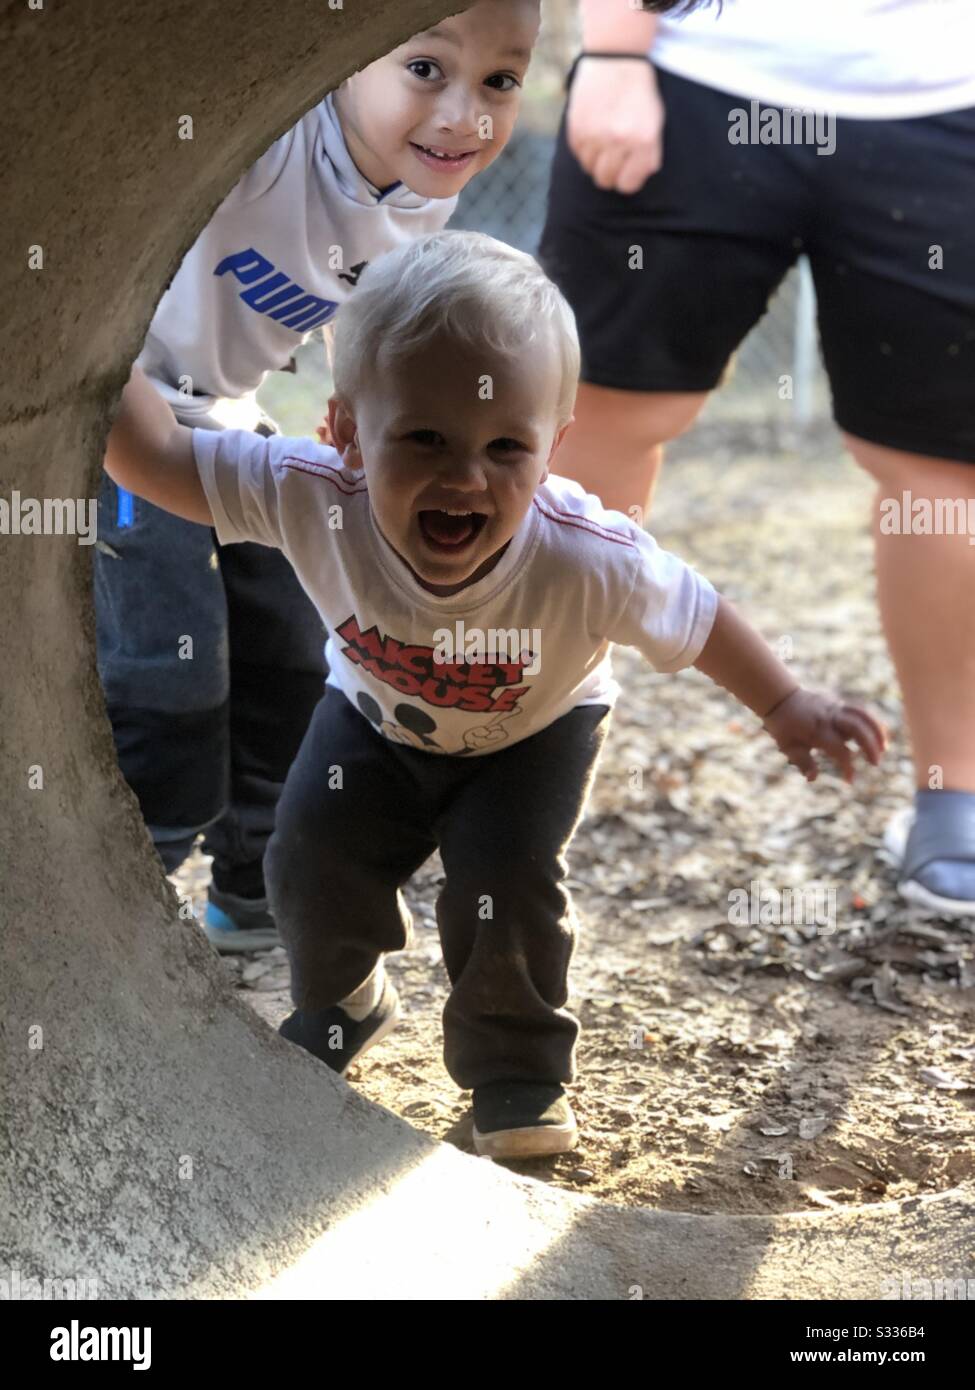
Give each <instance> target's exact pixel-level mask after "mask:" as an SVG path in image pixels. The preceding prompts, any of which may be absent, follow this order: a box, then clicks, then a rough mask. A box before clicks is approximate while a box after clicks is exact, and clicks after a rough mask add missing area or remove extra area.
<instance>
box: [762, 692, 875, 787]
mask: <svg viewBox="0 0 975 1390" xmlns="http://www.w3.org/2000/svg"><path fill="white" fill-rule="evenodd" d="M763 725H764V727H765V728H766V729H767V730H768V732H769V733H770V734H771V735H772V737H773V738H774V739H775V742H776V743H777V744H778V746H779V747H780V748H781V750H782V752H783V753H784V754H785V756H786V757H787V758H788V760H789V762H790V763H792V765H793V766H794V767H797V768H798V769H799V771H800V772H801V773H803V774H804V776H805V778H806V781H807V782H815V780H816V778H817V777H818V775H819V765H818V763H817V761H816V759H815V758H814V757H813V756H812V749H814V748H818V749H820V750H821V751H822V752H823V753H825V754H826V756H827V757H828V758H829V759H831V761H832V762H834V763H836V765H837V767H838V768H839V769H840V771H841V772H842V774H843V780H844V782H852V781H853V752H852V750H851V749H850V748H849V747H848V746H847V740H850V741H852V742H853V743H855V744H856V745H857V747H858V748H860V750H861V751H862V753H863V754H864V756H865V757H866V759H867V761H868V762H870V763H872V764H873V765H874V766H875V767H876V765H877V763H879V761H880V758H881V755H882V754H883V752H884V749H885V748H886V747H887V730H886V729H885V728H884V726H883V725H882V724H879V723H878V722H877V720H876V719H874V717H873V715H872V714H870V713H868V711H867V710H865V709H864V708H863V707H862V706H861V705H848V704H843V703H841V702H840V701H839V700H834V699H832V698H831V697H830V696H828V695H819V694H817V693H816V692H815V691H812V690H803V689H801V688H800V689H799V690H794V691H793V692H792V694H791V695H787V696H786V697H785V699H784V700H783V701H781V703H780V704H778V705H776V707H775V709H774V710H773V711H772V712H771V714H769V715H767V716H766V717H765V719H764V720H763Z"/></svg>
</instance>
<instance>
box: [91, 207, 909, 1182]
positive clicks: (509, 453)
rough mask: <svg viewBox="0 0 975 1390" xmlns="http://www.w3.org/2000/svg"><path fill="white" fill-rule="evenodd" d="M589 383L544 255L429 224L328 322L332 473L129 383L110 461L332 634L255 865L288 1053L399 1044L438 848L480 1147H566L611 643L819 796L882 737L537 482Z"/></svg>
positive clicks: (734, 622) (462, 1074) (343, 1052)
mask: <svg viewBox="0 0 975 1390" xmlns="http://www.w3.org/2000/svg"><path fill="white" fill-rule="evenodd" d="M578 371H579V345H578V338H577V336H576V332H575V326H574V320H573V316H572V313H571V310H570V309H569V308H568V305H567V303H566V301H565V300H564V299H563V297H562V295H561V293H560V292H559V291H558V290H557V289H556V288H555V286H554V285H553V284H552V283H551V281H549V280H548V279H547V278H546V277H545V276H544V275H543V274H542V272H541V271H540V269H539V268H538V266H537V264H536V263H535V262H534V261H533V260H532V258H531V257H530V256H525V255H523V254H522V253H520V252H517V251H514V250H512V249H511V248H509V247H506V246H503V245H502V244H501V243H499V242H495V241H493V240H492V239H491V238H489V237H485V236H483V235H480V234H478V233H460V232H456V233H450V232H447V233H440V234H438V235H434V236H430V237H426V238H424V239H423V240H422V241H420V242H418V243H415V244H413V245H411V246H409V247H406V248H403V249H401V250H400V251H397V252H393V253H390V254H389V255H387V256H385V257H383V258H382V259H381V260H380V261H377V262H376V263H375V264H374V265H372V266H370V267H369V269H368V270H367V271H366V273H365V274H364V275H363V277H362V279H361V281H360V285H359V289H358V292H357V294H356V296H355V298H354V299H353V300H351V301H349V303H348V304H347V305H344V306H343V308H342V310H341V312H340V314H339V317H338V321H337V334H336V346H335V362H334V375H335V395H334V396H333V398H332V400H331V402H330V404H329V424H330V427H331V430H332V434H333V437H334V439H335V440H336V441H337V443H338V444H339V447H340V450H341V456H340V454H339V453H338V452H336V450H335V449H332V448H329V447H327V446H322V445H320V444H316V443H314V442H313V441H312V440H286V439H280V438H274V439H263V438H261V437H259V436H257V435H253V434H248V433H245V432H243V431H227V432H226V433H224V434H212V433H208V432H206V431H201V430H197V431H192V430H189V429H186V428H185V427H182V426H179V425H177V424H176V423H175V421H174V420H173V418H172V416H171V414H170V413H169V411H168V410H167V408H166V407H165V405H163V403H162V402H161V401H160V400H159V399H158V397H157V396H156V395H155V393H154V392H153V391H152V390H151V388H149V387H148V385H147V383H146V382H145V380H144V379H143V380H140V379H138V377H134V379H133V381H132V382H130V384H129V386H128V387H127V388H126V392H125V394H124V396H123V403H122V409H121V412H120V414H119V417H118V420H117V422H116V424H115V427H114V429H113V431H112V434H111V436H110V439H109V448H108V454H107V457H106V468H107V469H108V470H109V472H110V473H111V474H112V476H113V477H115V478H116V479H117V480H118V481H119V482H121V483H123V484H125V485H127V486H130V487H132V488H133V489H134V490H135V491H137V492H139V493H140V494H142V495H147V496H149V497H151V498H152V500H153V501H154V502H156V503H157V504H158V505H160V506H164V507H166V508H169V509H171V510H173V511H174V512H176V513H177V514H179V515H182V516H186V517H188V518H190V519H195V520H199V521H202V522H206V521H208V520H211V521H212V523H213V525H214V526H215V527H216V530H217V534H218V536H219V537H220V539H221V541H222V542H223V543H225V544H226V543H230V542H235V541H240V540H251V541H258V542H260V543H262V544H264V545H273V546H277V547H279V548H280V549H281V550H282V551H283V553H284V554H285V555H286V556H287V557H288V559H289V560H290V562H291V563H292V564H293V565H294V567H295V571H296V573H297V574H298V576H299V578H300V580H301V582H302V584H303V585H304V587H305V588H306V590H307V592H308V593H309V595H310V596H311V597H312V598H313V600H314V602H315V604H316V606H317V607H318V609H319V611H320V612H321V614H322V617H323V619H324V621H325V622H326V624H327V626H328V628H329V631H330V633H331V637H330V641H329V644H328V662H329V677H328V687H327V690H326V694H325V696H324V698H323V699H322V701H321V702H320V704H319V705H318V707H317V709H316V711H315V714H314V717H313V719H312V723H311V727H310V728H309V731H308V733H307V735H306V737H305V740H304V742H303V743H302V746H301V750H300V752H299V754H298V757H297V759H296V761H295V763H294V765H293V767H292V770H291V772H290V773H289V776H288V781H287V785H286V787H285V790H284V794H283V796H282V800H281V805H280V808H279V815H278V823H277V827H276V830H275V833H274V836H273V838H272V840H271V843H270V846H269V850H268V860H267V872H268V885H269V893H270V899H271V903H272V907H273V910H274V913H275V916H276V918H277V920H278V922H279V924H280V929H281V932H282V935H283V936H284V939H285V942H286V945H287V947H288V951H289V955H290V958H291V967H292V993H293V998H294V1004H295V1012H294V1013H292V1014H291V1015H290V1017H289V1018H288V1019H286V1020H285V1022H284V1024H283V1025H282V1028H281V1031H282V1033H283V1035H284V1036H285V1037H287V1038H289V1039H291V1040H292V1041H294V1042H297V1043H299V1044H300V1045H301V1046H303V1047H305V1048H307V1049H308V1050H309V1051H311V1052H313V1053H314V1054H315V1055H316V1056H319V1057H320V1058H321V1059H322V1060H324V1061H325V1062H326V1063H327V1064H328V1065H329V1066H331V1067H332V1068H333V1069H335V1070H336V1071H339V1072H341V1071H344V1070H345V1069H346V1068H347V1067H348V1065H349V1064H350V1062H352V1061H353V1060H354V1059H355V1058H356V1057H357V1056H360V1055H361V1054H362V1053H363V1052H364V1051H365V1050H366V1048H367V1047H370V1046H372V1045H373V1044H374V1043H375V1042H377V1041H378V1040H379V1039H380V1038H381V1037H383V1036H384V1035H385V1034H386V1033H388V1031H389V1030H390V1028H391V1027H392V1026H393V1025H394V1024H395V1021H396V1016H397V999H396V995H395V991H394V990H393V988H392V986H391V985H390V983H389V982H388V980H387V979H386V978H385V975H384V971H383V966H382V956H383V954H384V953H385V952H387V951H395V950H402V949H403V948H404V947H405V946H406V945H407V944H408V941H409V934H410V921H409V916H408V914H407V912H406V910H405V907H404V905H403V902H402V898H401V895H400V889H401V887H402V885H403V884H404V883H405V882H406V881H407V879H408V878H409V877H410V875H411V874H412V873H413V872H414V871H415V870H416V869H417V868H418V867H419V866H420V865H421V864H422V863H423V862H424V860H425V859H426V858H427V857H428V856H429V855H430V854H431V853H432V851H433V850H434V849H435V848H438V847H439V849H440V853H441V856H442V858H443V863H444V869H445V872H446V882H445V885H444V888H443V890H442V892H441V894H440V897H439V899H438V902H437V914H438V921H439V925H440V932H441V940H442V943H443V950H444V961H445V965H446V968H447V973H448V976H449V978H450V982H451V987H452V988H451V993H450V997H449V999H448V1001H447V1005H446V1008H445V1011H444V1059H445V1063H446V1066H447V1070H448V1071H449V1072H450V1074H451V1076H452V1077H453V1078H454V1080H455V1081H456V1082H457V1084H458V1085H459V1086H461V1087H463V1088H467V1087H471V1088H472V1089H473V1093H474V1094H473V1103H474V1121H475V1129H474V1139H475V1145H476V1147H477V1150H478V1152H479V1153H483V1154H490V1155H492V1156H494V1157H511V1156H515V1155H526V1154H549V1153H558V1152H562V1151H563V1150H565V1149H568V1148H571V1147H572V1146H573V1145H574V1143H575V1142H576V1139H577V1130H576V1125H575V1120H574V1118H573V1115H572V1111H571V1109H570V1107H569V1104H568V1101H567V1099H566V1097H565V1094H564V1089H563V1085H564V1083H566V1082H570V1081H571V1080H572V1079H573V1075H574V1048H575V1041H576V1037H577V1034H578V1022H577V1020H576V1019H575V1018H574V1017H573V1016H572V1014H570V1013H569V1012H568V1011H567V1010H566V1009H565V1007H564V1006H565V1002H566V998H567V971H568V965H569V959H570V956H571V952H572V947H573V941H574V927H573V914H572V909H571V904H570V901H569V896H568V893H567V891H566V889H565V886H564V878H565V873H566V862H565V851H566V848H567V846H568V843H569V840H570V839H571V836H572V834H573V831H574V829H575V827H576V824H577V823H578V819H579V816H580V815H581V813H582V808H583V803H584V800H585V796H586V792H587V789H588V786H589V784H590V781H591V779H592V776H593V772H594V767H595V762H596V758H597V755H598V752H599V747H600V744H601V741H602V738H603V736H604V733H605V727H606V715H607V713H608V710H609V708H610V706H611V705H612V704H613V702H614V700H615V698H616V694H617V687H616V685H615V683H614V681H613V678H612V673H611V669H610V656H609V647H610V643H611V642H622V643H625V644H627V645H631V646H635V647H637V648H638V649H639V650H640V651H642V652H643V653H644V655H645V656H646V657H647V658H648V659H649V660H650V661H651V662H652V663H653V665H654V666H655V667H656V668H657V669H658V670H661V671H676V670H679V669H681V668H682V667H686V666H689V665H694V666H696V667H697V668H698V670H701V671H703V672H705V674H707V675H709V676H711V677H712V678H713V679H715V680H717V681H719V682H720V683H721V684H723V685H725V686H726V687H727V688H728V689H729V690H731V691H732V693H733V694H735V695H736V696H737V697H738V698H739V699H740V700H741V701H742V702H743V703H744V704H745V705H747V706H748V708H749V709H751V710H753V711H754V712H755V713H756V714H758V715H759V716H760V717H761V718H762V719H763V720H764V721H765V727H766V729H767V730H768V732H769V733H770V734H771V735H772V737H773V738H774V739H775V740H776V742H777V743H778V745H779V747H780V748H782V749H783V751H784V752H785V753H786V754H787V756H788V758H789V761H790V762H792V763H794V764H795V765H796V766H798V767H799V768H800V769H801V770H803V771H804V772H805V773H806V775H807V776H808V777H809V778H810V780H811V779H813V778H814V777H815V776H816V764H815V761H814V759H813V757H812V752H811V750H812V749H813V748H821V749H823V750H825V752H826V753H827V754H828V755H829V756H830V757H832V758H833V759H835V760H836V762H837V763H838V764H839V765H840V766H841V767H842V769H843V771H844V774H845V775H846V776H847V777H848V778H850V777H852V769H853V760H852V754H851V751H850V749H849V748H848V747H847V745H846V740H847V739H852V740H854V741H855V742H856V743H857V744H858V745H859V746H860V747H861V748H862V749H863V751H864V752H865V753H866V755H867V757H868V758H869V759H870V761H871V762H876V761H877V760H878V759H879V757H880V754H881V751H882V748H883V742H884V736H883V731H882V730H881V729H880V727H879V726H878V725H877V724H876V723H875V722H874V721H873V719H872V718H871V717H870V715H869V714H867V713H866V712H865V711H864V710H861V709H859V708H858V707H856V706H853V705H840V704H839V703H838V702H835V701H831V700H829V699H827V698H826V697H824V696H821V695H817V694H813V693H811V692H809V691H805V690H801V689H800V688H798V687H797V686H796V683H795V681H794V679H793V678H792V676H791V675H790V673H789V672H788V670H787V669H786V668H785V667H784V666H783V665H782V664H781V663H780V662H779V661H778V660H777V658H776V657H775V656H774V655H773V654H772V652H771V651H770V649H769V648H768V647H767V646H766V645H765V643H764V642H763V641H762V639H761V638H760V637H759V636H758V634H757V633H755V632H754V631H753V629H752V628H750V627H749V626H748V625H747V624H746V623H745V622H744V621H743V620H742V619H741V618H740V617H738V615H737V614H736V613H735V611H734V610H733V609H732V608H731V606H730V605H729V604H728V603H727V601H726V600H724V599H723V598H720V597H719V596H718V595H717V594H716V593H715V591H714V589H713V588H712V587H711V585H710V584H709V583H708V582H707V580H705V579H703V578H701V577H700V576H699V575H697V574H696V573H695V572H694V571H693V570H692V569H691V568H689V567H688V566H687V565H685V564H684V563H683V562H682V561H681V560H679V559H678V558H677V557H676V556H674V555H670V554H668V553H666V552H665V551H662V550H660V549H659V548H658V546H657V545H656V543H655V542H654V541H653V539H652V538H651V537H650V536H648V535H647V534H646V533H645V532H643V531H641V530H639V529H638V528H637V527H636V526H634V525H633V524H632V523H631V522H630V521H628V520H627V519H626V518H625V517H624V516H622V515H621V514H619V513H616V512H607V511H605V510H604V509H603V508H602V507H601V505H600V504H599V503H598V501H597V500H596V498H594V497H591V496H589V495H587V494H586V493H584V492H583V491H582V489H581V488H579V486H578V485H577V484H575V483H571V482H569V481H567V480H566V479H563V478H557V477H550V475H549V465H550V463H551V461H552V459H553V457H554V455H555V452H556V450H557V448H558V446H559V444H560V442H561V440H562V438H563V436H564V434H565V432H566V430H567V428H568V425H569V423H570V421H571V415H572V404H573V400H574V396H575V390H576V385H577V381H578ZM458 625H460V627H461V628H462V634H461V633H459V632H458Z"/></svg>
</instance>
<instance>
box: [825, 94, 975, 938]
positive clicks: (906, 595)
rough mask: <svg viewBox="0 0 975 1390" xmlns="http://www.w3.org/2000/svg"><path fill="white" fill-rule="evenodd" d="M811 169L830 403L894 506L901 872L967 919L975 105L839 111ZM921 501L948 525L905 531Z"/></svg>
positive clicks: (885, 600)
mask: <svg viewBox="0 0 975 1390" xmlns="http://www.w3.org/2000/svg"><path fill="white" fill-rule="evenodd" d="M864 170H868V171H869V177H864ZM818 177H819V182H820V185H821V187H820V191H819V198H818V203H819V206H820V209H821V217H820V219H819V221H818V222H817V225H816V226H815V227H814V228H813V229H812V234H811V238H810V262H811V264H812V269H813V276H814V278H815V282H816V292H817V298H818V306H819V322H820V334H821V339H822V344H823V352H824V356H825V359H826V365H827V369H828V371H829V376H830V384H831V387H832V392H833V405H834V413H835V416H836V419H837V421H838V423H839V425H840V427H841V428H842V429H843V430H844V433H845V438H846V442H847V444H848V445H849V447H850V449H851V451H852V453H853V456H854V458H855V459H856V460H857V462H858V463H859V464H860V465H861V467H863V468H865V469H866V470H867V472H868V473H869V474H870V475H871V477H873V478H875V479H876V481H877V484H878V487H877V497H878V504H879V503H880V502H882V501H883V500H884V499H885V498H886V499H888V507H889V508H890V511H889V514H888V524H887V525H885V527H884V528H883V529H882V528H881V526H880V517H879V505H878V515H877V516H876V518H875V522H874V526H875V536H876V564H877V580H878V590H879V598H880V608H881V615H882V619H883V624H884V630H885V633H886V635H887V640H888V642H889V645H890V652H891V657H892V659H893V661H894V665H895V667H896V670H897V674H898V678H899V680H900V684H901V690H902V692H903V698H904V710H905V714H906V717H907V723H908V728H909V730H910V734H911V741H912V744H913V752H914V761H915V772H916V784H917V788H918V790H917V792H916V794H915V804H914V813H915V814H914V821H913V826H912V828H911V830H910V835H909V838H908V840H907V844H906V848H905V850H904V860H903V864H902V886H903V889H904V891H905V892H906V894H907V896H909V897H915V898H916V899H917V900H918V901H921V902H926V903H927V905H928V906H931V907H935V908H937V909H938V910H943V911H945V912H946V913H948V914H949V915H971V914H975V720H973V718H972V713H973V710H975V605H973V604H972V602H971V595H972V591H973V580H975V547H972V546H971V545H969V540H970V539H971V536H970V532H969V527H968V524H967V513H968V512H969V510H970V509H971V505H972V503H973V502H975V402H973V397H972V382H973V380H975V327H973V325H975V236H973V234H972V221H971V197H970V194H969V190H970V189H971V187H972V186H973V182H975V107H973V108H970V109H969V110H964V111H951V112H946V113H944V114H942V115H937V116H926V117H922V118H917V119H913V120H896V121H865V122H864V121H847V122H845V123H844V122H841V123H840V127H839V129H838V131H837V140H836V151H835V154H834V155H833V157H832V158H830V159H823V160H821V161H820V166H819V175H818ZM918 502H927V503H929V504H931V508H932V514H933V516H934V517H937V516H938V515H939V512H940V513H941V514H942V515H943V514H944V513H945V511H946V509H947V510H948V511H949V514H950V515H955V514H957V517H958V518H959V519H960V521H961V525H960V526H958V525H957V524H955V523H953V524H952V526H951V527H942V528H941V530H942V534H935V535H926V534H916V533H915V531H916V530H920V529H921V527H919V526H916V525H915V521H914V517H915V514H916V513H915V509H916V505H917V503H918ZM892 504H893V506H892ZM894 507H896V512H895V511H894V510H893V508H894ZM956 509H957V510H956ZM905 513H906V515H905ZM898 516H899V519H900V523H901V525H900V527H899V528H898V527H897V526H894V527H891V525H890V524H889V521H890V518H891V517H893V518H895V520H896V518H897V517H898ZM924 529H925V530H926V529H928V528H927V527H926V526H925V527H924ZM898 530H900V531H901V532H905V531H906V532H907V534H897V531H898ZM959 530H960V531H961V532H962V534H960V535H959V534H957V532H958V531H959ZM887 531H890V534H886V532H887ZM952 531H953V532H954V533H951V532H952ZM892 828H893V827H892Z"/></svg>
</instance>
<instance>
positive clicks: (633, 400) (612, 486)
mask: <svg viewBox="0 0 975 1390" xmlns="http://www.w3.org/2000/svg"><path fill="white" fill-rule="evenodd" d="M707 398H708V393H707V392H706V391H620V390H616V389H614V388H613V387H609V386H595V385H593V384H592V383H591V382H586V381H583V382H581V383H580V385H579V393H578V395H577V396H576V404H575V411H574V414H575V423H574V424H573V426H572V428H571V429H570V430H569V432H568V434H567V435H566V436H565V438H564V439H563V441H562V444H561V445H560V447H559V452H558V454H557V455H556V459H555V470H556V472H557V473H560V474H561V475H562V476H563V477H564V478H574V479H575V481H576V482H577V483H581V485H582V486H583V487H584V488H585V489H586V491H587V492H591V493H593V494H594V495H595V496H596V497H598V498H599V499H600V500H601V502H602V504H603V506H604V507H609V508H611V509H613V510H615V511H619V512H623V513H624V514H625V515H627V516H630V517H632V518H633V519H634V520H635V521H637V524H638V525H642V523H643V520H644V519H645V518H646V516H647V515H648V514H649V511H650V505H651V502H652V500H653V493H654V489H655V488H656V485H657V479H658V477H659V476H660V468H661V465H662V463H663V452H664V451H663V446H664V444H666V443H667V442H668V441H669V440H671V439H676V438H677V436H678V435H680V434H683V433H684V431H685V430H686V429H688V428H689V427H690V426H691V425H692V424H693V422H694V420H695V419H696V418H697V416H698V413H699V412H700V410H701V408H702V407H703V405H704V403H705V401H706V400H707Z"/></svg>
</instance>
